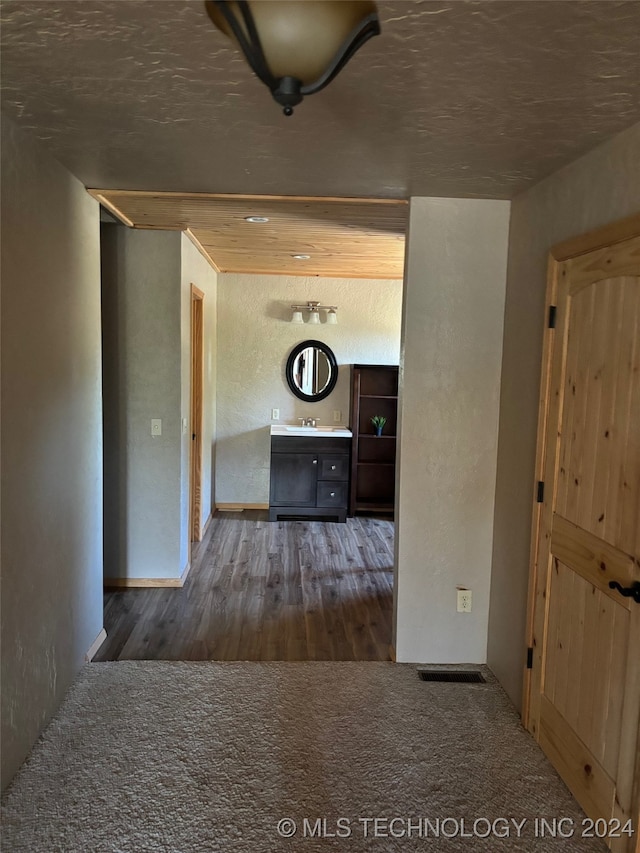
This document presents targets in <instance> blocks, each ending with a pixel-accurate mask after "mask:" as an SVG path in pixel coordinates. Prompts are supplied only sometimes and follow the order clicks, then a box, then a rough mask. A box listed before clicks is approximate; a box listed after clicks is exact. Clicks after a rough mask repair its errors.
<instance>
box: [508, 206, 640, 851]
mask: <svg viewBox="0 0 640 853" xmlns="http://www.w3.org/2000/svg"><path fill="white" fill-rule="evenodd" d="M637 236H640V214H634V215H633V216H630V217H627V218H626V219H623V220H620V221H618V222H614V223H611V224H609V225H606V226H604V227H602V228H599V229H596V230H594V231H589V232H587V233H586V234H582V235H580V236H578V237H573V238H571V239H569V240H566V241H564V242H562V243H559V244H558V245H556V246H553V247H552V248H551V249H550V251H549V259H548V268H547V291H546V300H545V314H544V318H545V319H544V323H545V326H544V338H543V349H542V373H541V379H540V397H539V410H538V433H537V445H536V462H535V471H534V482H533V488H532V504H533V510H532V522H531V547H530V559H529V567H530V568H529V591H528V604H527V628H526V646H527V649H529V650H531V651H530V652H529V653H528V655H529V656H531V661H530V662H531V663H532V667H531V668H529V667H528V666H527V664H525V668H524V679H523V692H522V723H523V725H524V726H525V728H527V729H528V730H529V731H530V732H531V733H532V734H533V735H534V736H535V737H536V738H537V735H538V733H537V732H536V730H535V728H536V726H535V723H536V717H537V715H536V714H535V713H532V706H533V703H535V702H536V701H537V700H538V697H539V696H540V687H541V685H542V680H543V676H544V673H543V669H542V654H543V648H542V643H541V642H540V643H538V642H537V641H536V636H537V634H538V633H539V628H540V626H542V625H544V624H545V621H546V616H547V610H548V607H549V583H550V577H551V573H550V571H549V565H548V562H546V563H545V565H542V566H540V565H539V564H538V555H539V551H540V548H539V546H540V540H541V537H543V536H547V535H549V531H548V530H545V529H544V524H545V514H544V513H543V507H544V506H545V504H546V501H547V500H551V499H553V495H552V494H551V490H550V489H548V490H547V493H546V494H545V496H544V498H545V503H539V502H538V500H537V497H538V483H539V482H542V483H544V481H545V468H546V466H547V458H548V454H549V455H553V454H557V449H558V441H557V440H556V441H555V442H554V441H553V440H552V439H551V436H549V434H548V433H549V424H550V423H551V421H552V418H553V417H554V415H557V412H556V411H555V408H554V398H553V395H552V391H553V389H552V370H553V354H554V346H555V344H556V340H555V337H556V330H555V328H554V327H553V324H552V323H550V316H551V315H550V311H551V310H552V306H555V305H556V298H557V292H558V271H559V266H560V264H561V263H562V262H563V261H567V260H569V259H571V258H575V257H579V256H580V255H584V254H587V253H589V252H593V251H595V250H597V249H604V248H607V247H611V246H614V245H616V244H617V243H622V242H624V241H625V240H630V239H632V238H634V237H637ZM524 657H525V656H524V655H523V658H524ZM634 790H635V795H634V796H635V798H636V799H637V800H639V801H640V731H639V733H638V742H637V755H636V765H635V785H634ZM634 817H635V827H636V831H639V830H640V826H639V825H638V824H639V821H640V802H639V805H638V811H637V812H636V814H635V816H634ZM638 844H639V845H640V840H639V841H638ZM639 849H640V847H639Z"/></svg>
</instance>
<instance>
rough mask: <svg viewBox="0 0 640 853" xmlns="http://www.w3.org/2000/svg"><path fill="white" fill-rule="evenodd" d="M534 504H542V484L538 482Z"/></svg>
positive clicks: (540, 481)
mask: <svg viewBox="0 0 640 853" xmlns="http://www.w3.org/2000/svg"><path fill="white" fill-rule="evenodd" d="M536 503H539V504H541V503H544V482H543V481H542V480H538V493H537V494H536Z"/></svg>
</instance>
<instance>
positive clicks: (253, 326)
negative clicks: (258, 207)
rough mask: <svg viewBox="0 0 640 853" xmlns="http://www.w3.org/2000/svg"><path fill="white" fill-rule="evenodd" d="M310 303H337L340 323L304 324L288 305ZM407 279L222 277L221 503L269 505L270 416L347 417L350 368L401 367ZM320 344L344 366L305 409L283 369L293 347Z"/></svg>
mask: <svg viewBox="0 0 640 853" xmlns="http://www.w3.org/2000/svg"><path fill="white" fill-rule="evenodd" d="M310 299H314V300H316V301H320V302H321V303H322V304H323V305H338V325H337V326H329V325H327V324H325V323H322V324H321V325H319V326H309V325H308V324H307V325H305V326H296V325H293V324H291V323H290V322H289V320H290V318H291V309H290V306H291V305H292V304H294V303H304V302H306V301H308V300H310ZM401 302H402V282H400V281H370V280H363V279H353V280H349V279H322V278H307V277H304V276H289V277H286V276H258V275H220V276H219V277H218V405H217V411H218V416H217V417H218V449H217V454H216V501H217V502H219V503H265V504H266V503H268V501H269V425H270V423H271V410H272V409H273V408H276V409H279V410H280V420H279V423H297V421H296V419H297V418H299V417H307V416H310V417H314V418H318V419H319V421H320V423H323V424H331V423H333V411H334V410H339V411H340V412H341V414H342V422H343V423H348V420H349V394H350V390H349V389H350V371H349V369H348V365H350V364H354V363H358V362H363V363H373V364H397V363H398V357H399V347H400V314H401ZM305 339H317V340H321V341H323V342H324V343H326V344H328V346H329V347H331V349H332V350H333V351H334V353H335V355H336V359H337V361H338V364H339V366H340V370H339V377H338V384H337V386H336V388H335V390H334V391H333V393H332V394H331V395H330V396H329V397H328V398H327V399H326V400H324V401H321V402H319V403H305V402H303V401H302V400H298V399H297V398H296V397H294V396H293V394H292V393H291V392H290V391H289V388H288V386H287V382H286V379H285V365H286V361H287V357H288V355H289V353H290V351H291V349H292V348H293V347H294V346H295V345H296V344H297V343H299V342H300V341H303V340H305Z"/></svg>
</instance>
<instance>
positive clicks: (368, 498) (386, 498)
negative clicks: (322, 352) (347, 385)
mask: <svg viewBox="0 0 640 853" xmlns="http://www.w3.org/2000/svg"><path fill="white" fill-rule="evenodd" d="M373 415H384V416H385V417H386V419H387V423H386V424H385V426H384V431H383V434H382V435H381V436H376V435H375V430H374V428H373V424H372V423H371V418H372V417H373ZM397 422H398V368H397V366H396V365H388V364H354V365H353V367H352V372H351V431H352V433H353V442H352V447H351V488H350V493H349V515H356V513H359V512H377V513H393V509H394V499H395V481H396V472H395V465H396V432H397Z"/></svg>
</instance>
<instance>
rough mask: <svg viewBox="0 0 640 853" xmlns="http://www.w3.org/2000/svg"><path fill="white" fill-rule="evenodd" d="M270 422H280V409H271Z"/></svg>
mask: <svg viewBox="0 0 640 853" xmlns="http://www.w3.org/2000/svg"><path fill="white" fill-rule="evenodd" d="M271 420H272V421H279V420H280V409H271Z"/></svg>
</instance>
